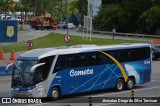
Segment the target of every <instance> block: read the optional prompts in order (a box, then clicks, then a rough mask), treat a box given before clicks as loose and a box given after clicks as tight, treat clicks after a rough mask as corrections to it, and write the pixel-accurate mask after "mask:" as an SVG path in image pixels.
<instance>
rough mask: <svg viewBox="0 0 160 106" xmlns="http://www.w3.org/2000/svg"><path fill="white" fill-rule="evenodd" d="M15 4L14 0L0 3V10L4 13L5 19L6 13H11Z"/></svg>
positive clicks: (5, 0) (2, 0)
mask: <svg viewBox="0 0 160 106" xmlns="http://www.w3.org/2000/svg"><path fill="white" fill-rule="evenodd" d="M14 3H15V2H13V0H1V1H0V10H1V11H3V12H4V14H5V17H6V13H7V12H9V11H13V5H14Z"/></svg>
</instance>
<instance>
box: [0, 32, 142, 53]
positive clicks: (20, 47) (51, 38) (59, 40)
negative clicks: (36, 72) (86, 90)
mask: <svg viewBox="0 0 160 106" xmlns="http://www.w3.org/2000/svg"><path fill="white" fill-rule="evenodd" d="M26 42H27V41H23V42H17V43H14V44H9V45H3V46H2V49H3V50H4V52H5V53H6V52H10V51H11V50H15V51H16V52H20V51H27V50H28V48H27V44H26ZM32 42H33V48H32V49H36V48H47V47H57V46H64V45H66V43H65V41H64V35H63V34H58V33H50V34H48V35H46V36H43V37H39V38H36V39H33V40H32ZM120 43H144V42H142V41H134V40H120V39H114V40H112V39H103V38H92V42H91V43H90V42H89V38H88V40H86V39H83V38H82V37H80V36H73V35H72V36H71V41H70V45H80V44H96V45H109V44H120Z"/></svg>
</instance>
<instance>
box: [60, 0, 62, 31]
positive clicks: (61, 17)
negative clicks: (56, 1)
mask: <svg viewBox="0 0 160 106" xmlns="http://www.w3.org/2000/svg"><path fill="white" fill-rule="evenodd" d="M60 22H62V0H61V13H60ZM61 30H62V27H61Z"/></svg>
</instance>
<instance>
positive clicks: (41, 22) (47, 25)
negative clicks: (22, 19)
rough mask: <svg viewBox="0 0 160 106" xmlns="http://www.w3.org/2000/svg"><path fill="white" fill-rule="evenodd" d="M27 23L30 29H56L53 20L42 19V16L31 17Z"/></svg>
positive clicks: (50, 18)
mask: <svg viewBox="0 0 160 106" xmlns="http://www.w3.org/2000/svg"><path fill="white" fill-rule="evenodd" d="M28 23H29V24H30V26H31V27H32V28H35V29H36V30H38V29H42V30H43V29H47V30H49V29H57V27H58V26H57V25H56V23H54V18H52V17H44V16H36V17H32V18H31V19H30V20H29V21H28Z"/></svg>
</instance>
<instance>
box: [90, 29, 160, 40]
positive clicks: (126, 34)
mask: <svg viewBox="0 0 160 106" xmlns="http://www.w3.org/2000/svg"><path fill="white" fill-rule="evenodd" d="M92 32H93V33H99V34H101V35H102V34H111V35H113V34H115V35H119V36H127V37H129V36H136V37H143V38H145V37H148V38H160V35H148V34H135V33H119V32H116V33H113V32H109V31H96V30H92Z"/></svg>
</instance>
